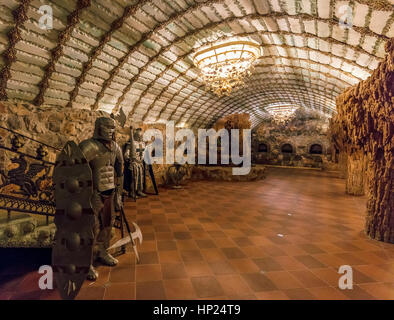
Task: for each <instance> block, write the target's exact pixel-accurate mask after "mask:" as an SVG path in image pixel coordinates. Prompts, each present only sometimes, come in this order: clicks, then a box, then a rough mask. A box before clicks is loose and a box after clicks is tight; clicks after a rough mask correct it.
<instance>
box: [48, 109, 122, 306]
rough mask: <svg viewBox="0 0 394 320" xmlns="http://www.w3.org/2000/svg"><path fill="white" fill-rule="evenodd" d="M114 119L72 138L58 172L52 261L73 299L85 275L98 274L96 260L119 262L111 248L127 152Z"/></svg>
mask: <svg viewBox="0 0 394 320" xmlns="http://www.w3.org/2000/svg"><path fill="white" fill-rule="evenodd" d="M114 138H115V121H114V120H113V119H111V118H106V117H100V118H98V119H97V120H96V122H95V129H94V135H93V137H92V138H91V139H87V140H84V141H82V142H81V143H80V144H79V146H78V145H76V144H75V142H74V141H69V142H67V144H66V145H65V147H64V148H63V150H62V152H61V153H60V154H59V155H58V157H57V160H56V166H55V170H54V174H53V178H54V183H55V198H56V214H55V224H56V227H57V231H56V236H55V246H54V249H53V252H52V264H53V268H54V273H55V277H56V281H57V284H58V288H59V290H60V292H61V294H62V297H63V298H66V299H73V298H74V297H75V296H76V294H77V293H78V291H79V289H80V287H81V285H82V283H83V281H84V280H85V279H86V278H88V279H89V280H92V281H94V280H96V279H97V277H98V273H97V271H96V270H95V268H94V267H93V262H94V261H95V260H98V261H100V262H101V263H103V264H105V265H108V266H115V265H116V264H117V263H118V260H117V259H115V258H114V257H113V256H112V255H110V254H109V253H108V252H107V248H108V247H109V243H110V240H111V231H112V227H113V223H114V220H115V211H120V209H121V208H122V191H123V190H122V189H123V155H122V151H121V149H120V147H119V146H118V144H117V143H116V142H115V141H114Z"/></svg>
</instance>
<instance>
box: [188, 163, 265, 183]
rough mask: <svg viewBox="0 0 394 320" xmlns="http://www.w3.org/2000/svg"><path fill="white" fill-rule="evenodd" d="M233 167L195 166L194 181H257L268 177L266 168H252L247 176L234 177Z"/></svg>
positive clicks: (258, 166)
mask: <svg viewBox="0 0 394 320" xmlns="http://www.w3.org/2000/svg"><path fill="white" fill-rule="evenodd" d="M232 169H233V167H225V166H212V167H211V166H194V167H193V171H192V180H194V181H196V180H213V181H256V180H263V179H265V177H266V175H265V174H266V168H265V166H261V165H257V166H252V168H251V169H250V172H249V174H247V175H233V173H232Z"/></svg>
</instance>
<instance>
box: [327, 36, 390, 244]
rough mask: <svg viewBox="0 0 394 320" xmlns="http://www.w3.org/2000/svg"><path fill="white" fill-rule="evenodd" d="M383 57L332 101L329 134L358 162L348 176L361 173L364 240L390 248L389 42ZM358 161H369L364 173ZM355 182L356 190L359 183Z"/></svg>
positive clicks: (352, 161) (351, 160) (353, 161)
mask: <svg viewBox="0 0 394 320" xmlns="http://www.w3.org/2000/svg"><path fill="white" fill-rule="evenodd" d="M386 52H387V56H386V58H385V60H384V61H383V62H381V63H380V64H379V66H378V68H377V69H376V70H375V71H374V72H373V74H372V75H371V76H370V77H369V78H368V79H367V80H365V81H362V82H360V83H359V84H358V85H356V86H354V87H352V88H349V89H348V90H346V91H345V92H344V93H342V94H341V95H340V96H339V97H338V98H337V110H338V114H337V116H336V117H335V119H333V123H332V131H333V136H334V138H335V140H336V141H337V142H338V144H339V145H341V146H342V148H343V149H344V150H345V152H346V153H347V154H348V156H349V158H350V160H349V161H350V162H351V163H353V164H354V163H355V161H356V162H357V161H358V165H357V164H356V165H353V168H352V169H350V170H351V171H352V170H353V171H352V172H349V173H348V175H354V176H355V175H357V174H358V173H357V172H359V171H360V170H363V171H365V172H366V178H367V180H368V192H367V194H368V202H367V217H366V226H365V231H366V233H367V235H369V236H370V237H371V238H373V239H377V240H381V241H385V242H391V243H394V151H393V150H394V107H393V105H394V38H393V39H391V40H390V41H388V42H387V43H386ZM363 157H366V158H367V159H368V167H367V168H366V169H365V168H364V167H363V162H364V161H366V160H362V158H363ZM354 168H356V170H355V171H354ZM356 183H357V184H358V186H359V187H360V186H361V185H362V184H363V181H359V180H358V181H356Z"/></svg>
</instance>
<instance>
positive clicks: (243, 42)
mask: <svg viewBox="0 0 394 320" xmlns="http://www.w3.org/2000/svg"><path fill="white" fill-rule="evenodd" d="M261 54H262V48H261V45H260V44H259V43H257V42H255V41H253V40H250V39H248V38H230V39H226V40H221V41H218V42H215V43H211V44H208V45H205V46H202V47H200V48H198V49H197V50H196V51H195V53H194V54H193V56H192V59H193V63H194V65H195V66H196V67H197V68H198V69H199V70H200V76H201V79H202V80H203V82H204V83H205V84H206V88H207V90H211V91H212V92H214V93H215V94H216V95H218V96H219V97H221V96H222V95H230V93H231V92H232V91H234V90H237V89H239V88H240V87H242V86H243V85H244V84H245V78H246V77H247V76H250V75H251V72H252V70H253V65H254V64H255V62H256V60H257V59H258V58H260V57H261Z"/></svg>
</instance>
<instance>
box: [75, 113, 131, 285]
mask: <svg viewBox="0 0 394 320" xmlns="http://www.w3.org/2000/svg"><path fill="white" fill-rule="evenodd" d="M114 136H115V121H114V120H113V119H111V118H105V117H102V118H98V119H97V120H96V123H95V130H94V135H93V138H92V139H88V140H85V141H82V142H81V143H80V145H79V147H80V149H81V151H82V153H83V154H84V155H85V157H86V159H87V161H88V163H89V165H90V167H91V169H92V173H93V197H92V200H91V203H92V207H93V210H94V211H95V213H96V215H97V226H96V246H97V247H96V249H95V256H96V259H97V260H98V261H100V262H101V263H103V264H105V265H107V266H115V265H117V264H118V260H117V259H115V258H114V257H113V256H112V255H110V254H109V253H108V252H107V248H108V247H109V243H110V240H111V231H112V227H113V224H114V220H115V211H120V207H121V206H122V191H123V189H122V188H123V156H122V151H121V149H120V147H119V145H118V144H117V143H116V142H115V141H114ZM97 277H98V273H97V271H96V270H95V269H94V267H93V265H91V266H90V270H89V274H88V279H89V280H96V279H97Z"/></svg>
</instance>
